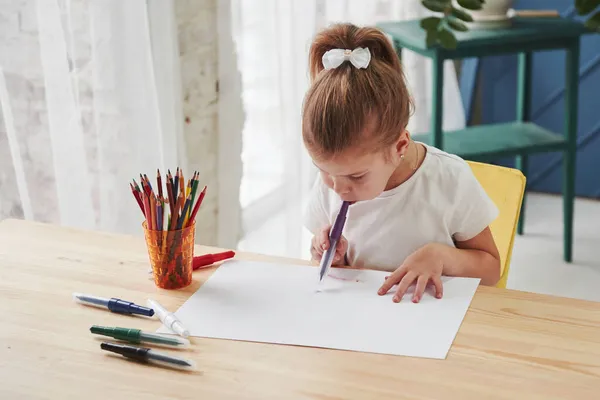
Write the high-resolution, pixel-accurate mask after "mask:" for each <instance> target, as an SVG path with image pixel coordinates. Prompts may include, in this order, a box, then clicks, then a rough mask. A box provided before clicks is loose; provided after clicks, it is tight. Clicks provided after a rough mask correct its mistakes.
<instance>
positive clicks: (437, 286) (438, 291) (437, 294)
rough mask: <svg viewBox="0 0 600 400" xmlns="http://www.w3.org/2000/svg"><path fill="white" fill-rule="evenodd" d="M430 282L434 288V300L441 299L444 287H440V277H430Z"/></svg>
mask: <svg viewBox="0 0 600 400" xmlns="http://www.w3.org/2000/svg"><path fill="white" fill-rule="evenodd" d="M431 281H432V282H433V285H434V286H435V297H436V299H441V298H442V296H443V295H444V286H443V285H442V277H440V276H432V277H431Z"/></svg>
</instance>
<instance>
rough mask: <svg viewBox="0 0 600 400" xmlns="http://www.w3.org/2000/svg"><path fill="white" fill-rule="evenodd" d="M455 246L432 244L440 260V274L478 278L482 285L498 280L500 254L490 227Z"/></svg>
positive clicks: (492, 283) (493, 283)
mask: <svg viewBox="0 0 600 400" xmlns="http://www.w3.org/2000/svg"><path fill="white" fill-rule="evenodd" d="M455 244H456V248H453V247H451V246H446V245H441V244H440V245H434V246H435V249H436V250H435V251H436V252H437V253H438V257H440V259H441V260H442V264H443V270H442V274H443V275H447V276H461V277H469V278H480V279H481V284H482V285H488V286H493V285H495V284H496V283H497V282H498V281H499V280H500V254H499V253H498V248H497V247H496V243H495V242H494V238H493V237H492V232H491V231H490V228H489V227H487V228H485V229H484V230H483V231H482V232H481V233H480V234H478V235H477V236H475V237H474V238H472V239H470V240H466V241H463V242H456V243H455Z"/></svg>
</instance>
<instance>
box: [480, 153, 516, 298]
mask: <svg viewBox="0 0 600 400" xmlns="http://www.w3.org/2000/svg"><path fill="white" fill-rule="evenodd" d="M468 164H469V165H470V166H471V169H472V170H473V173H474V174H475V177H476V178H477V180H478V181H479V183H480V184H481V186H483V189H484V190H485V191H486V193H487V194H488V196H490V198H491V199H492V201H493V202H494V203H495V204H496V207H498V210H499V214H498V218H496V220H495V221H494V222H492V224H491V226H490V230H491V231H492V235H493V236H494V240H495V242H496V246H498V251H499V252H500V268H501V270H500V271H501V272H500V280H499V281H498V283H497V284H496V286H497V287H500V288H505V287H506V280H507V279H508V270H509V269H510V258H511V255H512V249H513V244H514V240H515V233H516V231H517V224H518V222H519V214H520V213H521V204H522V202H523V194H524V192H525V176H524V175H523V174H522V173H521V171H519V170H516V169H512V168H505V167H499V166H496V165H491V164H484V163H479V162H473V161H468Z"/></svg>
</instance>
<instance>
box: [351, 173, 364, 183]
mask: <svg viewBox="0 0 600 400" xmlns="http://www.w3.org/2000/svg"><path fill="white" fill-rule="evenodd" d="M365 176H366V174H365V175H361V176H351V177H350V180H353V181H360V180H362V179H364V177H365Z"/></svg>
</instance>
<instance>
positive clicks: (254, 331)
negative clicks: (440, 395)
mask: <svg viewBox="0 0 600 400" xmlns="http://www.w3.org/2000/svg"><path fill="white" fill-rule="evenodd" d="M387 275H389V273H387V272H381V271H371V270H347V269H339V268H332V269H331V271H330V276H329V277H328V278H326V280H325V281H324V282H325V283H324V284H323V285H321V286H320V285H319V283H318V268H315V267H310V266H302V265H278V264H271V263H260V262H248V261H239V260H231V261H228V262H225V263H224V264H223V265H221V266H220V267H219V268H218V269H217V271H215V273H214V274H213V275H212V276H211V277H210V278H209V279H208V281H207V282H205V283H204V285H202V287H200V288H199V289H198V291H196V293H194V294H193V295H192V296H191V297H190V298H189V299H188V300H187V301H186V302H185V303H184V304H183V305H182V306H181V308H179V310H178V311H177V312H176V313H175V314H176V315H177V317H178V318H179V319H180V321H181V322H182V324H183V325H184V326H185V327H186V328H187V329H189V331H190V334H191V336H200V337H209V338H219V339H232V340H243V341H253V342H266V343H279V344H289V345H300V346H312V347H322V348H331V349H342V350H353V351H362V352H371V353H382V354H394V355H404V356H413V357H427V358H437V359H443V358H446V355H447V353H448V350H449V349H450V346H451V345H452V342H453V340H454V338H455V336H456V333H457V332H458V329H459V327H460V324H461V323H462V320H463V318H464V316H465V313H466V312H467V309H468V307H469V304H470V302H471V299H472V298H473V295H474V294H475V290H476V289H477V286H478V284H479V279H471V278H443V283H444V296H443V298H442V299H436V298H435V297H434V296H433V291H432V290H433V289H432V288H431V289H428V290H427V293H426V294H425V295H424V296H423V298H422V299H421V302H420V303H418V304H415V303H412V301H411V295H410V293H412V289H411V290H410V291H409V294H407V295H405V297H404V299H403V300H402V301H401V302H400V303H394V302H393V301H392V296H393V293H394V292H393V290H394V289H395V288H394V289H392V290H391V291H390V293H389V294H388V295H385V296H379V295H378V294H377V290H378V289H379V287H380V286H381V284H382V282H383V281H384V278H385V276H387ZM158 331H159V332H162V333H168V332H169V331H168V330H167V329H166V328H164V327H162V328H161V329H159V330H158Z"/></svg>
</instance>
